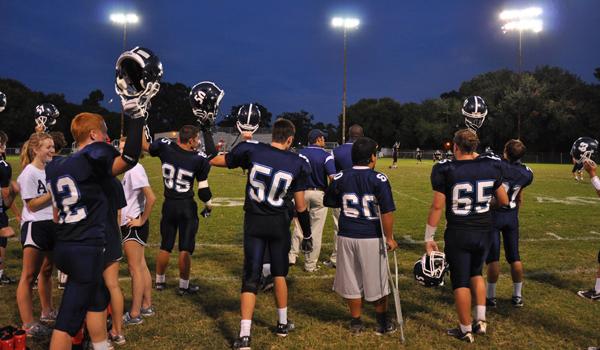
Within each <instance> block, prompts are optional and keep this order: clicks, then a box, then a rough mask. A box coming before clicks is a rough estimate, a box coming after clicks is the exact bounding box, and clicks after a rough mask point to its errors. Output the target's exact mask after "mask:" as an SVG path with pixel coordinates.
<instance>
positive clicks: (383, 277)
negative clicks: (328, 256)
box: [333, 236, 390, 301]
mask: <svg viewBox="0 0 600 350" xmlns="http://www.w3.org/2000/svg"><path fill="white" fill-rule="evenodd" d="M337 244H338V252H337V254H338V255H337V264H336V265H337V266H336V270H335V280H334V281H333V290H334V291H335V292H336V293H338V294H339V295H340V296H342V297H343V298H345V299H359V298H362V297H364V298H365V300H366V301H376V300H379V299H381V298H382V297H384V296H386V295H388V294H390V287H389V284H388V271H387V265H386V264H387V261H386V259H385V251H384V250H383V249H385V248H383V247H384V243H383V239H382V238H366V239H359V238H349V237H343V236H338V237H337Z"/></svg>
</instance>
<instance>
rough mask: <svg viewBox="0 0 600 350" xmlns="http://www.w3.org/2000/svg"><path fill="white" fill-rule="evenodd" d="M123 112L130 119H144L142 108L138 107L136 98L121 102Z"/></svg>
mask: <svg viewBox="0 0 600 350" xmlns="http://www.w3.org/2000/svg"><path fill="white" fill-rule="evenodd" d="M123 112H124V113H125V114H127V115H128V116H129V117H130V118H131V119H138V118H144V117H146V113H145V111H144V108H143V107H142V106H141V105H140V103H139V98H137V97H136V98H132V99H129V100H123Z"/></svg>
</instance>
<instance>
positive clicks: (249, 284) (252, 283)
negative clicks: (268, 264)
mask: <svg viewBox="0 0 600 350" xmlns="http://www.w3.org/2000/svg"><path fill="white" fill-rule="evenodd" d="M259 283H260V279H252V280H246V279H245V278H244V279H243V280H242V293H254V294H257V293H258V284H259Z"/></svg>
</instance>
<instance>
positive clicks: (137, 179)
mask: <svg viewBox="0 0 600 350" xmlns="http://www.w3.org/2000/svg"><path fill="white" fill-rule="evenodd" d="M121 183H122V184H123V191H124V192H125V198H126V199H127V206H126V207H125V208H123V209H121V226H123V225H125V224H126V223H127V222H128V221H129V218H128V216H129V217H132V218H136V217H138V216H139V215H140V214H141V213H142V211H143V210H144V206H145V205H146V197H145V196H144V192H143V191H142V188H144V187H149V186H150V183H149V182H148V176H147V175H146V171H145V170H144V167H143V166H142V165H141V164H140V163H137V164H136V165H135V166H134V167H133V168H131V170H129V171H127V172H126V173H125V175H124V176H123V181H121Z"/></svg>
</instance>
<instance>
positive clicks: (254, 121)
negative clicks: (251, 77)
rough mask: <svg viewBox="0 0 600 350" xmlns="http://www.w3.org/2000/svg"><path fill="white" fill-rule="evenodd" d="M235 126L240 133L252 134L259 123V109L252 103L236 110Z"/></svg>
mask: <svg viewBox="0 0 600 350" xmlns="http://www.w3.org/2000/svg"><path fill="white" fill-rule="evenodd" d="M236 119H237V121H236V122H235V126H236V127H237V129H238V131H239V132H240V133H243V132H249V133H252V134H254V132H256V130H258V126H259V124H260V110H259V109H258V106H257V105H256V104H254V103H250V104H245V105H243V106H242V107H240V109H239V110H238V113H237V117H236Z"/></svg>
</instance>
